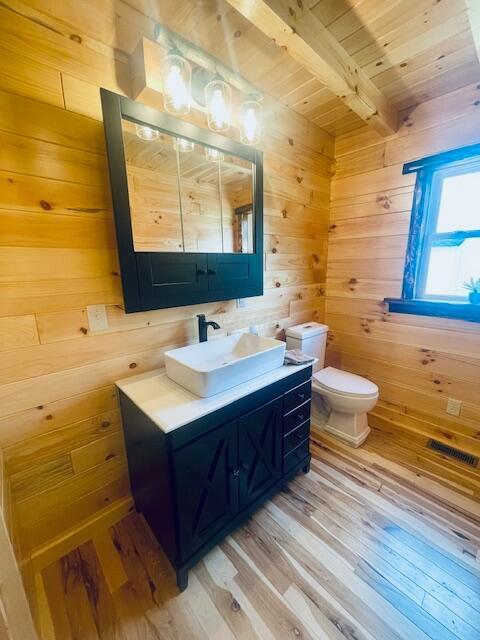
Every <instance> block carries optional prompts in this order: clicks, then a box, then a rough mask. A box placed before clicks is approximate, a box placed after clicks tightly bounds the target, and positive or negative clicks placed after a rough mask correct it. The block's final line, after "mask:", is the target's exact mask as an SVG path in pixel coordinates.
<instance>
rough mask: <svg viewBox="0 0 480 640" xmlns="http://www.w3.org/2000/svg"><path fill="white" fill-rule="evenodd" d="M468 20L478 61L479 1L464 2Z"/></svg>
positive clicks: (468, 0)
mask: <svg viewBox="0 0 480 640" xmlns="http://www.w3.org/2000/svg"><path fill="white" fill-rule="evenodd" d="M466 5H467V12H468V19H469V21H470V28H471V30H472V36H473V42H474V43H475V49H476V50H477V56H478V60H479V61H480V2H479V0H466Z"/></svg>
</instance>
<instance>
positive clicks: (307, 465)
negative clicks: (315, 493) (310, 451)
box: [302, 460, 310, 473]
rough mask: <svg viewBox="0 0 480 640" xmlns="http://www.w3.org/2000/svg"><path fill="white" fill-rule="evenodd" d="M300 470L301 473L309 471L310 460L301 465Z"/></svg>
mask: <svg viewBox="0 0 480 640" xmlns="http://www.w3.org/2000/svg"><path fill="white" fill-rule="evenodd" d="M302 471H303V473H308V472H309V471H310V460H309V461H308V462H307V464H306V465H304V466H303V467H302Z"/></svg>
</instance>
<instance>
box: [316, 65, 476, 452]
mask: <svg viewBox="0 0 480 640" xmlns="http://www.w3.org/2000/svg"><path fill="white" fill-rule="evenodd" d="M479 80H480V77H479ZM479 124H480V84H479V83H476V84H474V85H469V86H466V87H464V88H462V89H460V90H458V91H455V92H453V93H450V94H447V95H443V96H441V97H439V98H436V99H433V100H430V101H428V102H425V103H423V104H421V105H420V106H418V107H417V108H415V109H412V110H410V111H409V112H405V113H403V114H402V124H401V127H400V129H399V132H398V134H397V135H395V136H392V137H390V138H388V139H386V140H381V139H380V138H379V137H378V136H377V135H376V134H374V133H371V132H370V131H369V130H368V129H367V128H363V129H361V130H358V131H356V132H355V133H353V134H350V135H348V136H340V137H338V138H337V139H336V176H335V179H334V180H333V182H332V208H331V226H330V234H329V244H328V282H327V291H328V296H327V303H326V322H327V323H328V325H329V326H330V328H331V331H330V335H329V348H328V362H329V363H330V364H334V365H337V366H340V367H341V368H342V369H345V370H348V371H352V372H354V373H358V374H360V375H364V376H367V377H369V378H371V379H372V380H373V381H374V382H376V383H377V384H378V385H379V387H380V394H381V395H380V397H381V402H380V403H379V405H378V406H377V408H376V409H375V410H374V413H373V414H372V417H371V422H372V424H374V425H377V426H383V427H386V428H390V429H392V428H393V429H397V430H400V431H403V430H405V429H407V430H413V431H416V432H418V433H421V434H424V435H425V436H432V435H433V436H434V437H436V438H437V439H439V440H441V441H443V442H446V443H449V444H451V445H453V446H457V447H460V448H461V449H464V450H467V451H470V452H472V453H474V454H476V455H479V454H480V429H479V426H480V327H479V325H478V324H474V323H468V322H460V321H455V320H447V319H436V318H428V317H418V316H411V315H402V314H390V313H387V312H386V310H385V308H384V305H383V304H382V300H383V298H384V297H387V296H399V295H400V293H401V287H402V275H403V265H404V255H405V248H406V243H407V234H408V229H409V219H410V208H411V204H412V190H413V185H414V181H415V176H414V175H407V176H403V175H402V165H403V163H405V162H407V161H409V160H414V159H416V158H421V157H423V156H426V155H429V154H434V153H437V152H441V151H444V150H447V149H452V148H455V147H461V146H464V145H469V144H473V143H479V142H480V126H479ZM448 397H453V398H458V399H459V400H461V401H462V402H463V407H462V411H461V414H460V417H459V418H452V417H451V416H448V415H447V414H446V413H445V408H446V403H447V398H448Z"/></svg>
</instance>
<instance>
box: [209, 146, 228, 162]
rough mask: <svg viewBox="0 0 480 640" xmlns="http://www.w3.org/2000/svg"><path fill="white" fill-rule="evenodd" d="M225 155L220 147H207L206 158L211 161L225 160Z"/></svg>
mask: <svg viewBox="0 0 480 640" xmlns="http://www.w3.org/2000/svg"><path fill="white" fill-rule="evenodd" d="M224 157H225V156H224V155H223V153H222V152H221V151H219V150H218V149H213V147H205V158H206V159H207V160H208V161H209V162H223V160H224Z"/></svg>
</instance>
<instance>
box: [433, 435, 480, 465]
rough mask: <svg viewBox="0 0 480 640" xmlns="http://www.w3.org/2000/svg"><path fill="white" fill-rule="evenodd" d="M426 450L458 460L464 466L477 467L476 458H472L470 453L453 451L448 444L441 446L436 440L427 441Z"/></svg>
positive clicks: (458, 450)
mask: <svg viewBox="0 0 480 640" xmlns="http://www.w3.org/2000/svg"><path fill="white" fill-rule="evenodd" d="M427 447H428V449H433V450H434V451H438V452H439V453H443V454H444V455H446V456H449V457H450V458H455V460H460V462H464V463H465V464H468V465H470V466H471V467H477V466H478V460H479V459H478V458H476V457H475V456H472V455H471V454H470V453H466V452H465V451H460V449H455V448H454V447H450V446H449V445H448V444H443V443H442V442H439V441H438V440H433V439H432V440H429V441H428V442H427Z"/></svg>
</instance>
